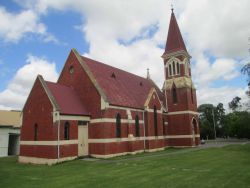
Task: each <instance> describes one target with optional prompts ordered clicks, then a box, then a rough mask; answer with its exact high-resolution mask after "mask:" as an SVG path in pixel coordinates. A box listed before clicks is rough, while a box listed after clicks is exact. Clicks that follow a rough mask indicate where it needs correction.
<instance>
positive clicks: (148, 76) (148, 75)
mask: <svg viewBox="0 0 250 188" xmlns="http://www.w3.org/2000/svg"><path fill="white" fill-rule="evenodd" d="M147 79H150V74H149V68H147Z"/></svg>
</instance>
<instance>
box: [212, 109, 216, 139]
mask: <svg viewBox="0 0 250 188" xmlns="http://www.w3.org/2000/svg"><path fill="white" fill-rule="evenodd" d="M212 115H213V123H214V139H215V140H216V128H215V120H214V108H212Z"/></svg>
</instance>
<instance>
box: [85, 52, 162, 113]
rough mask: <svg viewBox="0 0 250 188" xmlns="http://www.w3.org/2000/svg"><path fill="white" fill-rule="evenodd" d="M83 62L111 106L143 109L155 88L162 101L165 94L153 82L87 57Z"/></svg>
mask: <svg viewBox="0 0 250 188" xmlns="http://www.w3.org/2000/svg"><path fill="white" fill-rule="evenodd" d="M82 60H83V61H84V62H85V63H86V64H87V66H88V67H89V69H90V70H91V72H92V74H93V76H94V77H95V79H96V81H97V83H98V84H99V86H100V87H101V88H102V90H103V92H104V93H105V95H106V96H107V100H108V102H109V103H110V104H113V105H118V106H124V107H132V108H141V109H143V108H144V103H145V101H146V99H147V97H148V94H149V91H150V89H151V88H153V87H154V88H155V89H156V91H157V93H158V95H159V97H160V98H161V99H162V96H163V93H162V92H161V91H160V89H159V88H158V87H157V86H156V85H155V84H154V83H153V81H152V80H148V79H146V78H142V77H140V76H137V75H134V74H131V73H129V72H126V71H123V70H121V69H118V68H115V67H112V66H109V65H106V64H103V63H101V62H98V61H95V60H92V59H89V58H86V57H82Z"/></svg>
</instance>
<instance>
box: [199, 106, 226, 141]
mask: <svg viewBox="0 0 250 188" xmlns="http://www.w3.org/2000/svg"><path fill="white" fill-rule="evenodd" d="M198 112H199V123H200V133H201V137H202V138H203V139H204V138H210V139H211V138H215V131H216V136H217V137H226V136H228V133H227V127H226V125H225V109H224V107H223V104H222V103H219V104H218V105H217V106H216V107H215V106H213V105H212V104H202V105H200V106H199V107H198ZM214 128H215V130H214Z"/></svg>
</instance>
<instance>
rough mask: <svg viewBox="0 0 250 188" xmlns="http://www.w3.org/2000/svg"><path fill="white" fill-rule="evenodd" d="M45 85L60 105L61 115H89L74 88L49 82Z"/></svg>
mask: <svg viewBox="0 0 250 188" xmlns="http://www.w3.org/2000/svg"><path fill="white" fill-rule="evenodd" d="M45 83H46V85H47V86H48V88H49V90H50V91H51V93H52V95H53V96H54V98H55V100H56V102H57V104H58V105H59V108H60V113H61V114H67V115H89V113H88V112H87V110H86V109H85V107H84V105H83V104H82V101H81V100H80V98H79V96H78V94H77V92H76V91H75V90H74V89H73V88H70V87H67V86H64V85H61V84H58V83H53V82H48V81H46V82H45Z"/></svg>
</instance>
